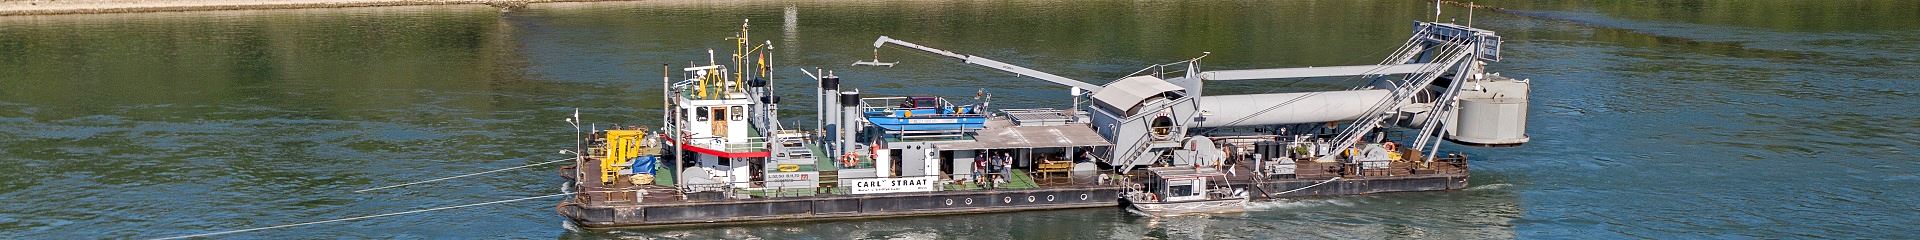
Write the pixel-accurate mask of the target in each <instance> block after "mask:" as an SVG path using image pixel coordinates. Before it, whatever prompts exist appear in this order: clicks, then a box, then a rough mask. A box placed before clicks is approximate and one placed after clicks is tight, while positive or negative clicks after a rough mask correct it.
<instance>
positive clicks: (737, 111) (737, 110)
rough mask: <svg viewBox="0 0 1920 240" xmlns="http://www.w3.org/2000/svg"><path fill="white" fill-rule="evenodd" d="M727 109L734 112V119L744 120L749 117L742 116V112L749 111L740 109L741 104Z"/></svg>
mask: <svg viewBox="0 0 1920 240" xmlns="http://www.w3.org/2000/svg"><path fill="white" fill-rule="evenodd" d="M727 111H731V112H733V117H732V119H733V120H743V119H747V118H746V117H741V116H740V115H741V113H745V112H747V111H740V106H733V107H732V108H730V109H727Z"/></svg>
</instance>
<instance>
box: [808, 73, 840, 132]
mask: <svg viewBox="0 0 1920 240" xmlns="http://www.w3.org/2000/svg"><path fill="white" fill-rule="evenodd" d="M823 74H824V73H823ZM819 98H820V101H819V102H818V103H819V104H820V105H818V106H815V108H816V110H818V111H815V112H813V113H814V114H815V115H819V116H818V117H817V118H819V119H820V122H821V125H835V124H838V123H840V121H839V119H840V114H839V111H838V110H840V109H839V107H840V101H839V100H840V77H839V76H833V75H827V76H822V77H820V96H819ZM821 128H822V129H826V128H831V127H830V126H821Z"/></svg>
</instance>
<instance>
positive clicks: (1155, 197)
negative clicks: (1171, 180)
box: [1147, 193, 1160, 202]
mask: <svg viewBox="0 0 1920 240" xmlns="http://www.w3.org/2000/svg"><path fill="white" fill-rule="evenodd" d="M1147 201H1148V202H1153V201H1160V196H1158V195H1154V194H1153V193H1147Z"/></svg>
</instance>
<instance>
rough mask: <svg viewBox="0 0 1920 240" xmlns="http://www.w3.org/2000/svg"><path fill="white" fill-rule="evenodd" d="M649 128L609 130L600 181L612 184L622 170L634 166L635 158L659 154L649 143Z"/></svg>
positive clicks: (601, 165)
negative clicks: (647, 140)
mask: <svg viewBox="0 0 1920 240" xmlns="http://www.w3.org/2000/svg"><path fill="white" fill-rule="evenodd" d="M646 139H647V130H607V135H606V140H607V157H606V158H605V159H604V160H601V161H600V170H601V173H600V182H602V183H607V184H612V183H613V182H614V181H616V180H618V179H620V171H621V170H625V169H627V168H631V167H633V159H634V158H636V157H640V156H648V155H655V154H659V152H660V151H659V150H658V149H654V148H653V146H651V145H649V144H647V142H646Z"/></svg>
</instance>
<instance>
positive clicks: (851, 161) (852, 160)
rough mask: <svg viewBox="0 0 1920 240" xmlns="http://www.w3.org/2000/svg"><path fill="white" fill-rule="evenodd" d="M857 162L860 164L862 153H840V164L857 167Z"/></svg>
mask: <svg viewBox="0 0 1920 240" xmlns="http://www.w3.org/2000/svg"><path fill="white" fill-rule="evenodd" d="M855 164H860V155H856V154H853V153H847V154H844V155H840V165H842V166H847V167H855V166H856V165H855Z"/></svg>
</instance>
